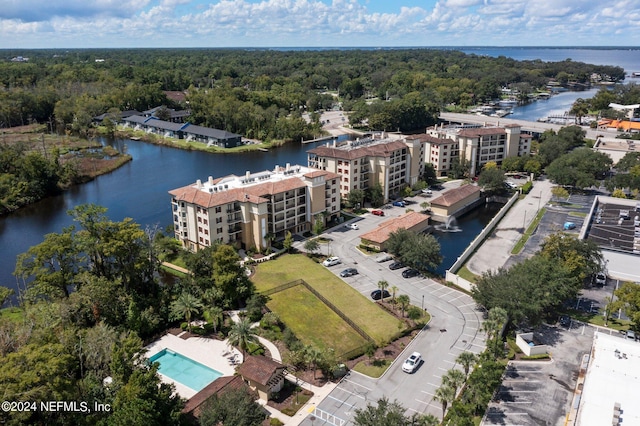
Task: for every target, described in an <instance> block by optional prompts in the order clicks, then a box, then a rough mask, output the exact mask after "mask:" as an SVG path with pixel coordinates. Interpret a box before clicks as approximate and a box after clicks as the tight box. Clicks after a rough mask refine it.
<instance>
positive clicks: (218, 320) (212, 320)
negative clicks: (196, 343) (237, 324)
mask: <svg viewBox="0 0 640 426" xmlns="http://www.w3.org/2000/svg"><path fill="white" fill-rule="evenodd" d="M204 319H205V320H206V321H207V323H209V324H211V325H212V326H213V332H214V333H216V334H217V333H218V328H219V327H221V326H222V324H223V323H224V311H223V310H222V308H221V307H219V306H209V307H208V308H206V309H205V311H204Z"/></svg>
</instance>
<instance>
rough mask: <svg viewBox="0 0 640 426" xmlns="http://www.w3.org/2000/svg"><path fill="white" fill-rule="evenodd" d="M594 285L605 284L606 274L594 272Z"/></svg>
mask: <svg viewBox="0 0 640 426" xmlns="http://www.w3.org/2000/svg"><path fill="white" fill-rule="evenodd" d="M596 285H607V274H605V273H604V272H598V273H597V274H596Z"/></svg>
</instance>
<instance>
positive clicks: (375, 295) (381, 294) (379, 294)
mask: <svg viewBox="0 0 640 426" xmlns="http://www.w3.org/2000/svg"><path fill="white" fill-rule="evenodd" d="M387 297H391V294H389V292H388V291H387V290H384V291H382V290H373V291H372V292H371V298H372V299H373V300H380V299H386V298H387Z"/></svg>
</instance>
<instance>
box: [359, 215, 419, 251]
mask: <svg viewBox="0 0 640 426" xmlns="http://www.w3.org/2000/svg"><path fill="white" fill-rule="evenodd" d="M429 217H430V216H428V215H425V214H422V213H418V212H409V213H407V214H404V215H402V216H400V217H398V218H394V219H389V220H386V221H384V222H382V223H381V224H380V225H378V227H377V228H376V229H374V230H373V231H370V232H367V233H365V234H362V235H361V236H360V238H361V239H363V240H367V241H371V242H374V243H378V244H383V243H384V242H385V241H387V240H388V239H389V235H390V234H391V233H392V232H395V231H397V230H398V229H400V228H404V229H410V228H413V227H414V226H416V225H418V224H420V223H422V222H424V221H427V222H428V221H429Z"/></svg>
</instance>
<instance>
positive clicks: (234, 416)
mask: <svg viewBox="0 0 640 426" xmlns="http://www.w3.org/2000/svg"><path fill="white" fill-rule="evenodd" d="M267 417H268V413H267V411H266V410H265V409H264V408H262V407H261V406H260V404H258V403H257V402H256V401H255V400H254V398H253V397H252V396H251V395H250V394H249V393H247V392H246V391H245V390H242V389H238V390H230V391H227V392H224V393H222V394H215V395H213V396H211V397H210V398H209V399H208V400H207V401H206V402H205V403H204V405H203V407H202V411H201V414H200V417H199V419H198V420H199V422H200V424H201V425H202V426H218V425H225V426H260V425H261V424H262V423H263V422H264V420H265V419H266V418H267Z"/></svg>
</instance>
